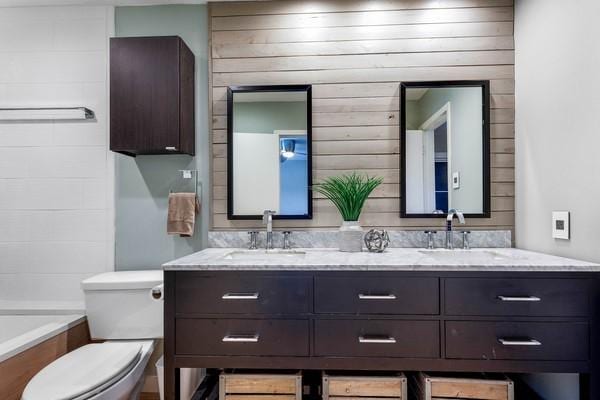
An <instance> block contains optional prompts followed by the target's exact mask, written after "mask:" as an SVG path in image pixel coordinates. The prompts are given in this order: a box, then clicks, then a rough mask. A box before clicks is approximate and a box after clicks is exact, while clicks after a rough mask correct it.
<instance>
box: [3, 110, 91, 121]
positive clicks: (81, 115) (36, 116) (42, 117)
mask: <svg viewBox="0 0 600 400" xmlns="http://www.w3.org/2000/svg"><path fill="white" fill-rule="evenodd" d="M95 118H96V115H95V113H94V111H92V110H90V109H89V108H87V107H18V108H2V107H0V121H54V120H93V119H95Z"/></svg>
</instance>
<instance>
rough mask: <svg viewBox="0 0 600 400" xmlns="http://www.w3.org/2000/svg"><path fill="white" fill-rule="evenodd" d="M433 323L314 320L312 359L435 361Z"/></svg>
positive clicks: (436, 337) (436, 341)
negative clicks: (351, 358)
mask: <svg viewBox="0 0 600 400" xmlns="http://www.w3.org/2000/svg"><path fill="white" fill-rule="evenodd" d="M439 349H440V338H439V324H438V322H437V321H393V320H317V321H315V355H316V356H334V357H344V356H346V357H403V358H438V357H439V356H440V351H439Z"/></svg>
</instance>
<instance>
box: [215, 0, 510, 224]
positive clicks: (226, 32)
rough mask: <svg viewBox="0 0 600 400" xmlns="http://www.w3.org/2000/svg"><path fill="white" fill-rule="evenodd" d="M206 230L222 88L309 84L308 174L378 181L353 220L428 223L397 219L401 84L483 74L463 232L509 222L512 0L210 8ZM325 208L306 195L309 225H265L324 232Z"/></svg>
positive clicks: (221, 170) (220, 132)
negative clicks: (474, 176)
mask: <svg viewBox="0 0 600 400" xmlns="http://www.w3.org/2000/svg"><path fill="white" fill-rule="evenodd" d="M209 7H210V9H211V15H212V16H211V18H210V22H211V36H210V37H211V54H210V56H211V61H210V68H211V72H210V88H211V89H210V90H211V98H212V99H211V104H210V106H211V116H212V132H211V135H210V137H211V140H212V146H211V149H210V151H211V154H212V176H213V181H212V185H213V187H212V199H213V200H212V229H217V230H218V229H223V230H228V229H248V228H258V227H260V225H261V223H260V221H229V220H227V216H226V208H227V203H226V196H227V186H226V184H227V173H226V171H227V165H226V164H227V160H226V155H227V154H226V152H227V132H226V128H227V115H226V114H227V105H226V93H227V86H230V85H261V84H264V85H275V84H311V85H312V87H313V110H312V113H313V114H312V116H313V171H312V175H313V180H314V181H315V182H318V181H319V180H321V179H323V178H325V177H328V176H334V175H339V174H342V173H348V172H351V171H359V172H361V173H365V174H368V175H371V176H381V177H382V178H383V179H384V183H383V184H382V185H381V186H380V187H379V188H377V189H376V190H375V191H374V193H373V195H372V197H371V198H370V199H369V200H368V201H367V203H366V205H365V209H364V213H363V217H362V218H361V223H362V224H363V225H364V226H365V227H370V226H373V227H376V226H379V227H387V228H392V229H393V228H405V229H425V228H432V227H433V228H435V227H438V228H439V227H440V225H443V224H442V222H441V221H439V220H429V219H407V218H400V217H399V207H400V199H399V197H400V171H399V163H400V154H399V153H400V149H401V147H400V146H401V144H400V141H399V136H400V132H399V130H400V128H399V123H400V115H399V108H400V104H399V84H400V82H402V81H427V80H463V79H464V80H475V79H488V80H490V83H491V85H490V91H491V99H490V104H491V108H492V110H491V122H492V124H491V138H492V140H491V150H492V155H491V167H492V168H491V181H492V184H491V192H492V199H491V200H492V201H491V204H492V215H491V218H484V219H471V220H468V226H470V227H471V228H472V229H508V230H511V231H512V230H513V229H514V180H515V178H514V150H515V149H514V106H515V99H514V38H513V22H512V21H513V0H382V1H378V2H364V1H363V0H325V1H319V2H304V1H300V0H287V1H278V0H271V1H264V2H243V3H211V4H210V6H209ZM340 221H341V220H340V217H339V214H338V213H337V211H336V210H335V208H334V206H333V205H332V204H331V202H329V201H328V200H326V199H324V198H323V196H321V195H319V194H315V195H314V218H313V219H312V220H297V221H277V223H276V227H277V228H282V229H283V228H295V229H311V228H327V229H330V228H336V227H337V226H339V223H340Z"/></svg>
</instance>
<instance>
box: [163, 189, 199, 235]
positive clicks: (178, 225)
mask: <svg viewBox="0 0 600 400" xmlns="http://www.w3.org/2000/svg"><path fill="white" fill-rule="evenodd" d="M199 212H200V203H199V201H198V197H197V196H196V193H170V194H169V211H168V216H167V233H168V234H169V235H179V236H181V237H191V236H192V235H193V234H194V225H195V223H196V214H198V213H199Z"/></svg>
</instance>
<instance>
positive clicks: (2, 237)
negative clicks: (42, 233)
mask: <svg viewBox="0 0 600 400" xmlns="http://www.w3.org/2000/svg"><path fill="white" fill-rule="evenodd" d="M32 214H33V213H32V212H31V211H18V210H17V211H15V210H10V211H0V242H25V241H29V240H30V239H31V222H32Z"/></svg>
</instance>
